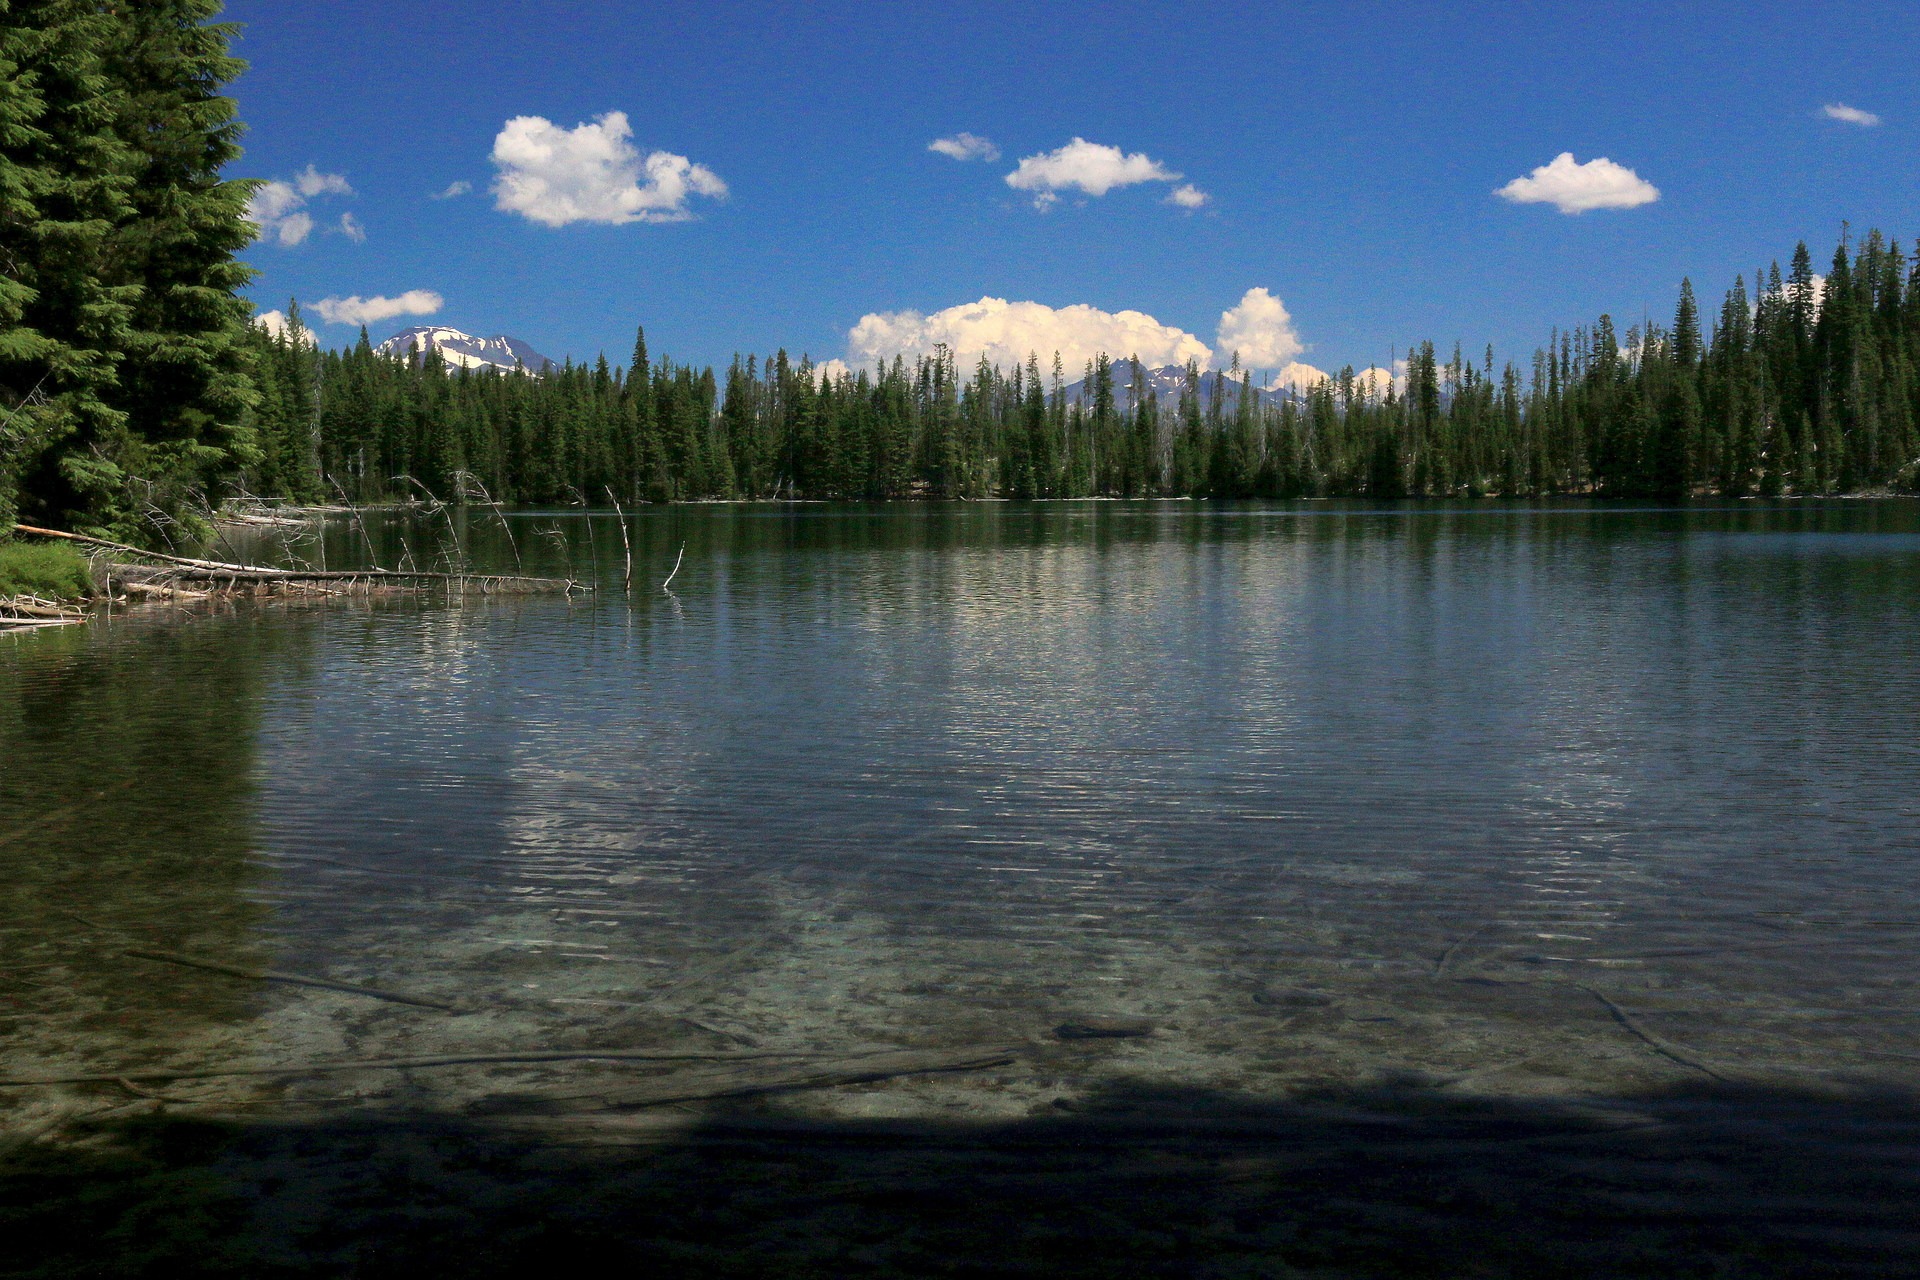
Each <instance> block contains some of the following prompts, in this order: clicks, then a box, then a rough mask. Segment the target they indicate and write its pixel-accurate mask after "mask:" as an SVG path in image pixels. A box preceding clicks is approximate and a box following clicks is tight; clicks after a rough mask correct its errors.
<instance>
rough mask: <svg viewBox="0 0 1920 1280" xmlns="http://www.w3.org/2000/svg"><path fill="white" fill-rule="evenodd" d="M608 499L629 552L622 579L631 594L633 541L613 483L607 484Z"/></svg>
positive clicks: (622, 542) (623, 548) (624, 544)
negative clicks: (629, 537)
mask: <svg viewBox="0 0 1920 1280" xmlns="http://www.w3.org/2000/svg"><path fill="white" fill-rule="evenodd" d="M607 500H608V501H609V502H611V503H613V515H614V518H615V519H617V520H618V521H619V522H620V546H621V549H622V550H624V551H625V552H626V553H627V568H626V576H625V577H624V578H623V579H621V580H622V581H623V582H625V583H626V587H627V593H628V594H629V595H631V594H632V593H633V543H632V542H630V541H628V539H627V513H626V512H624V511H622V510H621V509H620V499H618V498H616V497H614V496H613V486H612V485H608V486H607ZM680 545H681V546H682V547H683V548H684V547H685V546H686V544H685V543H681V544H680Z"/></svg>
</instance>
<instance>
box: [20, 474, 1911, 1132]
mask: <svg viewBox="0 0 1920 1280" xmlns="http://www.w3.org/2000/svg"><path fill="white" fill-rule="evenodd" d="M628 521H629V524H630V529H631V532H630V538H631V542H632V550H633V557H634V568H635V576H636V579H637V583H636V587H635V590H634V592H633V594H632V595H631V597H629V596H628V595H627V594H626V593H625V592H623V591H622V590H621V589H620V578H621V561H622V558H623V550H622V540H621V535H620V529H619V524H618V523H617V522H616V521H615V519H614V518H613V516H612V515H611V514H594V515H591V516H587V515H583V514H582V513H579V512H566V511H562V512H537V513H513V514H509V515H507V516H505V517H504V518H500V517H495V516H493V515H492V514H491V513H484V514H483V513H473V514H470V515H467V516H463V517H455V518H452V519H449V518H448V517H445V516H434V517H431V518H424V517H421V518H411V519H407V520H401V519H398V518H391V517H390V518H384V519H380V520H378V521H375V522H374V523H372V524H371V525H370V526H368V527H362V526H361V525H359V524H357V523H356V522H354V521H351V520H345V519H340V520H336V521H334V522H333V523H330V524H328V525H327V526H326V530H325V535H324V546H321V545H319V542H318V541H316V540H314V539H312V538H303V539H299V540H297V541H296V542H295V543H294V544H293V549H294V550H295V551H296V552H297V553H298V554H299V555H301V556H302V557H304V558H305V559H306V560H308V561H310V562H318V561H320V560H321V559H324V560H325V561H326V563H327V564H329V565H330V566H332V567H341V566H344V565H349V564H356V563H358V564H364V563H365V562H366V561H367V560H368V558H369V556H370V554H371V555H372V556H374V557H376V558H377V559H378V560H379V561H380V562H381V563H384V564H388V565H393V564H397V563H401V562H402V560H403V559H404V558H406V557H411V560H412V562H413V563H416V564H419V565H422V566H425V565H429V564H432V563H437V562H440V561H445V560H447V559H448V557H449V556H450V554H452V553H451V552H450V546H451V545H453V544H452V540H453V538H454V537H455V536H456V535H457V537H458V540H459V541H458V546H459V548H460V550H459V553H458V555H459V556H460V557H464V562H466V563H471V564H475V565H479V566H483V567H488V568H492V569H496V570H500V569H504V570H508V571H511V570H512V569H513V568H514V567H515V566H516V563H517V564H521V565H524V567H525V569H526V571H527V572H561V573H571V575H572V576H575V577H579V578H582V579H590V580H592V581H593V582H595V583H596V584H597V586H598V588H599V590H598V591H597V592H595V593H593V594H588V595H575V596H572V597H571V598H564V599H563V598H560V597H557V596H541V597H491V598H485V599H478V598H471V597H470V598H467V599H465V600H445V599H438V600H430V601H429V600H410V599H400V600H377V601H366V600H337V601H328V602H323V603H282V602H258V603H245V602H243V603H239V604H231V605H225V606H220V607H212V608H198V609H186V608H182V609H179V610H173V609H168V608H154V609H146V610H135V611H132V612H128V611H126V610H124V609H122V610H116V611H115V613H114V615H113V617H112V618H111V620H104V619H103V620H101V621H100V622H97V623H95V624H94V625H90V626H88V627H86V628H84V629H81V628H74V629H70V630H67V631H62V632H40V633H35V634H31V635H27V636H24V637H21V638H10V639H0V904H3V905H4V911H3V912H0V951H3V952H4V957H5V962H4V969H3V970H0V1043H4V1050H3V1053H4V1065H5V1072H6V1074H7V1075H9V1076H12V1077H24V1076H50V1075H75V1074H118V1073H125V1072H133V1071H137V1070H141V1069H153V1068H176V1069H180V1070H186V1069H188V1068H190V1067H205V1068H232V1067H236V1066H237V1067H246V1068H270V1067H279V1066H286V1065H290V1064H301V1063H313V1062H322V1061H329V1060H341V1059H375V1058H388V1057H400V1056H409V1055H411V1056H420V1055H435V1054H440V1055H445V1054H462V1053H519V1052H530V1051H535V1050H567V1049H581V1050H587V1049H594V1048H609V1049H612V1048H621V1049H632V1050H644V1049H649V1048H657V1049H660V1050H662V1051H664V1052H680V1051H684V1052H689V1053H705V1054H710V1055H713V1056H715V1057H716V1058H726V1057H729V1056H731V1055H756V1054H758V1055H786V1056H790V1057H791V1059H792V1061H796V1062H799V1061H811V1060H817V1058H818V1057H819V1056H822V1055H827V1056H831V1055H835V1054H840V1055H845V1054H854V1053H862V1052H869V1051H877V1050H883V1049H898V1048H928V1049H939V1050H943V1051H944V1050H956V1051H958V1050H961V1049H965V1048H967V1047H969V1046H981V1045H1019V1046H1024V1048H1022V1049H1021V1052H1020V1054H1019V1056H1018V1057H1017V1060H1016V1061H1014V1062H1013V1063H1012V1064H1010V1065H1007V1066H1004V1067H999V1068H994V1069H992V1070H988V1071H986V1072H968V1073H954V1074H949V1075H937V1076H914V1077H906V1078H902V1079H898V1080H894V1081H890V1082H885V1083H880V1084H874V1085H868V1086H863V1087H860V1088H855V1089H849V1090H839V1091H822V1092H818V1093H813V1094H809V1095H807V1096H806V1097H805V1098H803V1099H798V1100H795V1101H792V1102H790V1103H783V1104H782V1105H786V1106H792V1107H801V1108H803V1109H805V1108H811V1109H812V1110H811V1111H810V1112H809V1114H818V1115H831V1116H841V1117H849V1116H945V1117H956V1116H965V1117H980V1118H985V1119H992V1118H1002V1119H1004V1118H1013V1117H1021V1116H1030V1115H1037V1114H1053V1113H1060V1112H1071V1111H1072V1109H1073V1108H1074V1107H1076V1106H1080V1105H1085V1103H1086V1101H1087V1100H1088V1099H1089V1098H1092V1097H1095V1096H1097V1095H1099V1094H1100V1093H1101V1091H1103V1090H1110V1089H1112V1088H1115V1087H1119V1086H1133V1087H1145V1086H1154V1087H1173V1086H1178V1087H1181V1088H1187V1089H1208V1090H1217V1091H1219V1092H1220V1093H1221V1094H1222V1095H1224V1096H1234V1097H1243V1098H1249V1097H1250V1098H1282V1097H1290V1096H1299V1095H1300V1094H1301V1092H1302V1091H1303V1090H1312V1089H1322V1088H1326V1087H1331V1086H1338V1087H1357V1086H1363V1085H1375V1084H1381V1083H1390V1082H1402V1083H1406V1082H1412V1083H1413V1084H1416V1085H1419V1086H1420V1087H1423V1088H1427V1089H1431V1090H1442V1091H1446V1092H1447V1093H1448V1094H1449V1095H1454V1094H1457V1095H1460V1096H1465V1097H1480V1098H1484V1097H1489V1096H1491V1097H1507V1098H1562V1099H1583V1098H1584V1099H1606V1100H1609V1105H1614V1104H1618V1103H1619V1100H1621V1099H1625V1098H1630V1097H1632V1096H1635V1095H1636V1094H1644V1093H1647V1092H1648V1091H1657V1090H1660V1089H1663V1088H1668V1087H1683V1086H1688V1085H1691V1084H1708V1085H1711V1084H1712V1083H1713V1082H1715V1081H1718V1082H1720V1083H1722V1084H1726V1083H1738V1084H1741V1085H1751V1086H1754V1087H1762V1086H1765V1087H1788V1086H1792V1087H1796V1088H1797V1087H1803V1086H1808V1087H1810V1086H1812V1085H1815V1084H1822V1083H1824V1084H1825V1085H1830V1086H1834V1087H1839V1086H1842V1085H1844V1086H1846V1087H1850V1088H1879V1089H1888V1088H1894V1089H1903V1088H1907V1087H1910V1086H1911V1085H1913V1084H1914V1083H1916V1077H1917V1073H1920V989H1917V983H1920V973H1917V972H1916V968H1915V965H1914V963H1913V959H1914V955H1915V951H1916V945H1917V944H1920V505H1916V504H1915V503H1913V502H1909V501H1898V500H1887V501H1873V502H1828V503H1811V502H1809V503H1778V504H1761V503H1741V504H1732V505H1724V506H1702V507H1698V508H1695V509H1692V510H1687V511H1671V510H1653V509H1624V508H1610V507H1594V506H1583V505H1569V506H1564V507H1558V506H1548V507H1520V506H1502V505H1496V504H1491V503H1488V504H1478V505H1472V506H1460V507H1457V508H1445V507H1437V506H1431V505H1426V506H1409V507H1405V508H1399V509H1392V508H1386V509H1382V508H1367V507H1360V506H1340V505H1332V504H1300V505H1291V506H1286V505H1281V506H1245V507H1211V506H1206V505H1203V504H1192V503H1139V504H1134V503H1113V502H1097V503H1080V504H1074V503H1060V504H1042V505H1036V506H1022V505H1012V504H958V505H901V506H889V507H874V508H839V507H825V506H796V507H774V506H765V505H759V506H712V507H685V508H676V509H656V510H648V511H645V512H642V513H639V514H634V513H629V515H628ZM509 531H510V534H511V539H509ZM683 543H684V548H685V550H684V560H683V562H682V563H681V565H680V568H679V570H678V573H677V576H676V577H675V578H674V581H673V584H672V589H671V591H670V592H666V591H663V590H662V589H661V587H660V582H661V580H662V579H663V578H665V577H666V575H667V573H668V571H669V570H670V569H671V568H672V567H673V565H674V563H675V560H676V557H677V555H678V553H679V550H680V548H681V546H682V544H683ZM220 550H222V548H220V547H219V546H217V545H216V547H215V551H220ZM235 554H243V555H246V556H248V557H261V556H265V555H269V554H273V552H272V550H271V540H270V539H268V540H262V539H261V538H260V537H259V535H252V536H251V537H250V540H249V541H248V542H247V544H246V545H244V546H241V547H240V548H239V549H238V551H237V552H236V553H235ZM141 950H145V951H152V952H163V953H167V954H168V955H172V956H176V957H187V958H193V959H199V960H202V961H209V962H213V963H218V964H224V965H227V966H232V967H238V968H243V969H268V970H274V971H280V972H286V973H290V974H295V975H306V976H315V977H321V978H325V979H329V980H333V981H337V982H343V983H350V984H359V985H363V986H367V987H373V988H378V989H380V990H382V991H387V992H392V993H400V994H405V995H410V996H413V997H416V998H419V999H423V1000H427V1001H432V1002H437V1003H444V1004H450V1005H454V1006H457V1011H456V1012H451V1013H450V1012H445V1011H441V1010H438V1009H433V1008H427V1007H421V1006H417V1005H407V1004H399V1003H394V1002H392V1001H385V1000H379V999H375V998H370V997H366V996H361V995H357V994H354V993H351V992H343V991H337V990H330V989H324V988H316V987H311V986H307V987H302V986H290V985H285V984H262V983H259V982H253V981H248V980H246V979H244V978H237V977H234V976H232V975H230V974H225V973H221V972H216V971H211V970H207V969H195V968H190V967H186V966H185V965H182V964H180V963H176V962H173V961H167V960H155V959H149V958H142V957H138V956H131V955H129V954H128V952H129V951H141ZM1115 1019H1122V1020H1127V1022H1126V1023H1125V1024H1118V1023H1103V1022H1101V1021H1100V1020H1115ZM1063 1026H1064V1027H1067V1028H1069V1030H1068V1032H1067V1038H1062V1036H1061V1035H1060V1034H1059V1033H1058V1032H1057V1031H1056V1028H1060V1027H1063ZM1080 1026H1094V1027H1098V1028H1103V1029H1107V1030H1113V1029H1116V1028H1118V1029H1122V1030H1133V1031H1144V1030H1147V1029H1151V1034H1136V1035H1129V1036H1124V1037H1121V1036H1110V1037H1099V1038H1094V1039H1084V1038H1082V1039H1076V1038H1073V1034H1074V1033H1073V1031H1072V1030H1071V1028H1074V1027H1080ZM808 1055H812V1057H809V1056H808ZM769 1060H770V1061H775V1060H776V1059H774V1058H769ZM781 1060H784V1059H781ZM636 1070H637V1068H635V1067H634V1066H633V1065H632V1064H627V1065H625V1066H622V1065H621V1064H617V1063H615V1064H608V1063H591V1062H586V1063H576V1064H541V1065H537V1066H534V1065H527V1064H483V1065H465V1066H454V1067H448V1068H444V1069H435V1070H418V1071H408V1072H394V1071H375V1070H369V1071H364V1072H346V1073H334V1074H328V1075H320V1076H308V1077H290V1078H289V1077H276V1076H271V1075H263V1076H242V1077H215V1078H207V1079H199V1080H182V1081H179V1082H177V1083H175V1084H172V1085H168V1086H166V1087H165V1092H166V1094H167V1095H168V1096H169V1097H174V1098H177V1099H179V1100H181V1101H180V1104H179V1105H181V1106H187V1107H191V1106H193V1105H202V1106H209V1107H216V1108H225V1109H228V1110H231V1109H234V1108H240V1109H252V1110H253V1113H255V1114H273V1113H275V1112H276V1110H278V1109H289V1110H290V1111H291V1110H297V1109H300V1108H312V1107H325V1106H332V1107H341V1106H347V1107H353V1108H363V1109H371V1110H379V1109H381V1108H397V1107H409V1108H418V1107H423V1106H424V1107H428V1108H439V1109H443V1110H447V1111H451V1112H456V1113H460V1114H469V1113H473V1114H478V1113H483V1112H487V1111H489V1110H490V1109H498V1108H504V1109H506V1110H512V1108H513V1107H514V1106H515V1105H518V1103H519V1102H523V1101H525V1100H526V1099H528V1098H533V1099H549V1100H550V1099H552V1098H555V1097H559V1098H576V1097H580V1096H586V1095H592V1094H594V1091H595V1090H600V1091H602V1092H603V1093H604V1091H606V1090H615V1091H616V1092H617V1090H618V1089H620V1088H631V1087H632V1085H633V1082H634V1080H635V1079H636V1075H635V1072H636ZM662 1070H663V1069H662V1068H661V1067H660V1066H658V1065H657V1064H656V1065H654V1066H650V1067H648V1068H646V1070H645V1072H643V1073H642V1075H641V1076H640V1077H639V1078H641V1079H643V1080H654V1079H655V1077H656V1076H660V1077H661V1079H662V1080H664V1081H666V1082H669V1083H670V1081H671V1080H672V1079H673V1078H674V1077H672V1076H671V1075H670V1074H669V1075H664V1076H661V1072H662ZM647 1073H651V1074H647ZM151 1087H152V1088H155V1089H158V1088H159V1087H160V1086H158V1085H154V1086H151ZM113 1093H114V1091H113V1089H112V1088H111V1087H110V1086H97V1085H87V1084H75V1085H65V1086H49V1087H43V1088H38V1089H23V1088H11V1089H6V1090H0V1109H4V1110H0V1119H4V1120H5V1122H6V1123H8V1124H19V1125H26V1124H29V1123H32V1122H34V1121H35V1120H36V1119H37V1118H39V1117H43V1116H45V1115H51V1114H55V1113H57V1111H58V1109H59V1108H61V1107H68V1106H72V1105H75V1100H76V1099H85V1098H88V1097H97V1098H99V1099H100V1100H101V1101H102V1102H103V1103H104V1102H109V1101H112V1095H113ZM121 1100H122V1101H125V1098H124V1095H122V1098H121ZM683 1111H684V1108H683Z"/></svg>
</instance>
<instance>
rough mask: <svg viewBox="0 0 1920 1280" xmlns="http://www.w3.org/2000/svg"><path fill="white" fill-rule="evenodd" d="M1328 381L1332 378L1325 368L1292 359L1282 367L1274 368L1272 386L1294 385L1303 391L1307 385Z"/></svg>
mask: <svg viewBox="0 0 1920 1280" xmlns="http://www.w3.org/2000/svg"><path fill="white" fill-rule="evenodd" d="M1330 381H1332V378H1331V376H1330V375H1329V374H1328V373H1327V371H1326V370H1325V369H1316V368H1314V367H1313V366H1312V365H1310V364H1302V363H1301V362H1300V361H1298V360H1295V361H1293V362H1292V363H1291V364H1288V365H1286V366H1285V367H1284V368H1280V369H1276V370H1275V371H1274V374H1273V385H1274V386H1276V387H1295V388H1298V389H1299V390H1301V391H1305V390H1306V389H1307V388H1308V387H1311V386H1313V385H1314V384H1316V383H1320V382H1330Z"/></svg>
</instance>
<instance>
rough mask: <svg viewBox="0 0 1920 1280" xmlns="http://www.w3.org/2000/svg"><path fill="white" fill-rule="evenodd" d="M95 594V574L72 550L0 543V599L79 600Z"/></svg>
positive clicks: (22, 543) (34, 544)
mask: <svg viewBox="0 0 1920 1280" xmlns="http://www.w3.org/2000/svg"><path fill="white" fill-rule="evenodd" d="M92 591H93V574H92V572H91V571H90V570H89V569H88V567H87V561H86V558H85V557H84V556H82V555H81V554H80V553H79V552H77V551H75V550H74V549H73V548H72V547H65V546H46V545H42V544H40V543H32V542H0V597H5V596H39V597H40V598H41V599H43V600H78V599H80V598H82V597H83V596H86V595H88V594H90V593H91V592H92Z"/></svg>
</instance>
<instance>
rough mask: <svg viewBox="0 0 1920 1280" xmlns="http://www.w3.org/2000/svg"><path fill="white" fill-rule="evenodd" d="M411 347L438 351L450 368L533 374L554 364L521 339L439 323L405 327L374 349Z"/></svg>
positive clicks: (400, 352) (387, 352)
mask: <svg viewBox="0 0 1920 1280" xmlns="http://www.w3.org/2000/svg"><path fill="white" fill-rule="evenodd" d="M409 346H412V347H414V348H416V349H417V350H418V351H419V353H420V354H421V355H423V356H424V355H425V354H426V353H427V352H429V351H438V352H439V353H440V358H441V359H443V360H445V361H446V362H447V366H448V368H450V369H454V368H459V369H504V370H507V371H509V372H511V371H512V370H513V369H515V368H524V369H526V370H527V372H529V373H541V372H543V371H544V370H545V369H546V368H547V366H549V365H551V364H552V363H553V361H551V360H549V359H547V358H546V357H545V356H543V355H541V354H540V353H539V352H538V351H535V350H534V349H533V348H532V347H531V346H529V345H527V344H526V343H525V342H522V341H521V340H520V339H518V338H510V337H508V336H507V335H505V334H497V335H495V336H494V337H491V338H476V337H474V336H473V335H472V334H470V333H462V332H461V331H460V330H458V329H452V328H449V327H447V326H446V325H435V324H417V325H414V326H413V327H412V328H410V329H402V330H401V331H400V332H399V333H396V334H394V335H393V336H392V337H391V338H387V339H385V340H384V341H382V342H381V343H380V344H379V345H378V346H376V347H375V348H374V350H375V351H376V352H378V353H379V354H381V355H383V356H405V355H406V354H407V348H408V347H409Z"/></svg>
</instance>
